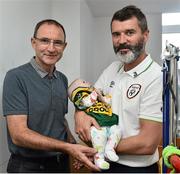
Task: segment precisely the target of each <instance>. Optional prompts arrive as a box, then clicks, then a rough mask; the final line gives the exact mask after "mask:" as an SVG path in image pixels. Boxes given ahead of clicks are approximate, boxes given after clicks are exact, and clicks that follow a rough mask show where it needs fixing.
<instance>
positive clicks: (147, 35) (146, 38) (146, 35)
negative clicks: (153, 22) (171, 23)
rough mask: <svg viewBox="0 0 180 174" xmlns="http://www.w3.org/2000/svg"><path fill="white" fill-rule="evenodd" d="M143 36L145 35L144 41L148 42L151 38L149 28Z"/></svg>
mask: <svg viewBox="0 0 180 174" xmlns="http://www.w3.org/2000/svg"><path fill="white" fill-rule="evenodd" d="M143 36H144V41H145V42H147V41H148V39H149V30H147V31H145V32H144V33H143Z"/></svg>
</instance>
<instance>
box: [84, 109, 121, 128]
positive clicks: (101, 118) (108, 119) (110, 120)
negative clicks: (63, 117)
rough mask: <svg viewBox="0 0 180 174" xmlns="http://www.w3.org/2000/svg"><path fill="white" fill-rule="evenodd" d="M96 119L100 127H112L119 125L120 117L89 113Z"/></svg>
mask: <svg viewBox="0 0 180 174" xmlns="http://www.w3.org/2000/svg"><path fill="white" fill-rule="evenodd" d="M87 114H88V115H91V116H92V117H93V118H95V119H96V121H97V122H98V124H99V125H100V126H112V125H115V124H118V115H116V114H114V113H112V116H107V115H106V114H98V113H94V112H89V113H87Z"/></svg>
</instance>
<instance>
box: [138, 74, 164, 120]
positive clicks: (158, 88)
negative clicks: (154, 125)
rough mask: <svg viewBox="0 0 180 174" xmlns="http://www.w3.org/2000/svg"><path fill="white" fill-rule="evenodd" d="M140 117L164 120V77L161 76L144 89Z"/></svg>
mask: <svg viewBox="0 0 180 174" xmlns="http://www.w3.org/2000/svg"><path fill="white" fill-rule="evenodd" d="M139 116H140V118H143V119H148V120H153V121H157V122H162V77H161V76H159V77H158V78H156V79H155V80H154V81H152V83H151V84H150V85H149V86H148V87H147V89H146V90H145V91H144V94H143V97H142V102H141V106H140V113H139Z"/></svg>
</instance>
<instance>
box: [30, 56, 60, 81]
mask: <svg viewBox="0 0 180 174" xmlns="http://www.w3.org/2000/svg"><path fill="white" fill-rule="evenodd" d="M30 63H31V65H32V67H33V68H34V69H35V70H36V72H37V73H38V74H39V75H40V77H41V78H44V77H46V76H47V75H48V72H47V71H45V70H44V69H43V68H42V67H40V66H39V65H38V63H37V62H36V60H35V57H33V58H32V59H31V61H30ZM53 76H54V77H55V78H57V72H56V68H55V69H54V71H53Z"/></svg>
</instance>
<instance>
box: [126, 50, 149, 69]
mask: <svg viewBox="0 0 180 174" xmlns="http://www.w3.org/2000/svg"><path fill="white" fill-rule="evenodd" d="M146 57H147V54H146V53H145V52H144V53H142V54H141V55H140V56H139V57H138V58H137V59H136V60H135V61H134V62H132V63H128V64H124V71H125V72H126V71H129V70H131V69H133V68H135V67H136V66H137V65H139V64H140V63H141V62H142V61H143V60H144V59H145V58H146Z"/></svg>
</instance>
